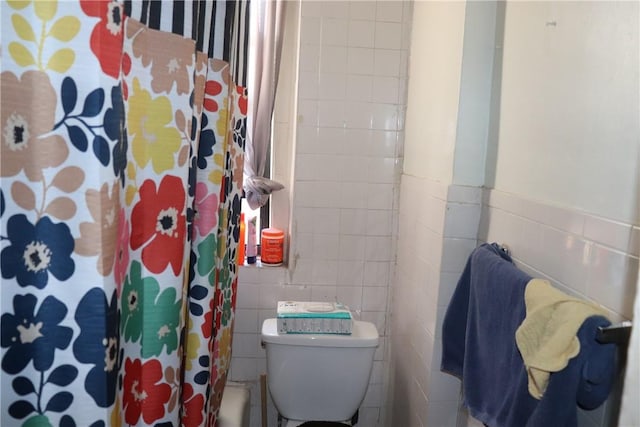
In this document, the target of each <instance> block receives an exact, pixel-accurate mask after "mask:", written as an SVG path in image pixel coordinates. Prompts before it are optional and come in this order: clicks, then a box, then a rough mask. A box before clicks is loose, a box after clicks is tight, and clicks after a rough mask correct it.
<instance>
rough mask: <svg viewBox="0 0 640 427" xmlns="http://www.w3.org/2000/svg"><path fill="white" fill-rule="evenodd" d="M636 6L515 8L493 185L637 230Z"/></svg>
mask: <svg viewBox="0 0 640 427" xmlns="http://www.w3.org/2000/svg"><path fill="white" fill-rule="evenodd" d="M639 23H640V12H639V3H638V2H635V1H634V2H608V1H606V2H605V1H602V2H563V1H556V2H518V1H514V2H508V3H507V7H506V20H505V34H504V56H503V64H504V65H503V69H502V87H501V91H502V97H501V106H500V121H499V141H498V157H497V162H496V168H495V171H496V178H495V186H494V187H495V188H496V189H497V190H501V191H504V192H508V193H514V194H517V195H520V196H523V197H525V198H529V199H533V200H539V201H547V202H550V203H554V204H558V205H561V206H564V207H569V208H575V209H578V210H583V211H586V212H588V213H593V214H597V215H602V216H604V217H607V218H611V219H614V220H619V221H623V222H635V223H638V220H639V218H638V209H637V207H638V204H637V201H638V154H639V147H640V145H639V144H640V142H639V140H638V135H639V134H640V110H639V108H640V75H639V72H638V63H639V58H638V55H639V49H638V46H639V44H638V28H639V26H640V25H639Z"/></svg>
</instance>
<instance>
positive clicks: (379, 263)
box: [231, 0, 410, 427]
mask: <svg viewBox="0 0 640 427" xmlns="http://www.w3.org/2000/svg"><path fill="white" fill-rule="evenodd" d="M405 3H406V2H376V1H353V2H346V1H330V2H326V1H325V2H315V1H307V0H305V1H303V2H302V3H301V26H300V61H299V68H298V72H299V83H298V88H297V93H298V99H297V114H298V118H297V120H292V121H291V122H292V123H296V129H295V132H291V134H296V135H297V137H296V144H295V146H296V149H295V155H294V157H295V173H294V188H293V192H292V193H293V198H292V200H291V203H290V205H291V206H292V219H291V224H292V226H291V230H290V232H291V239H292V242H291V246H290V247H291V249H292V251H291V254H290V261H289V265H288V268H285V267H271V268H267V267H264V268H255V267H252V268H248V267H243V268H241V271H240V276H239V280H238V309H237V311H236V329H235V334H234V344H233V345H234V353H233V359H232V371H231V379H232V380H238V381H245V382H248V383H250V384H251V386H252V395H253V397H252V408H251V410H252V420H251V426H252V427H257V426H259V425H260V420H259V413H260V407H259V398H258V397H256V395H257V394H258V392H259V386H258V376H259V375H260V373H262V372H264V369H265V366H266V365H265V360H264V351H263V350H262V349H261V348H260V345H259V343H260V335H259V332H260V326H261V324H262V321H263V320H264V319H266V318H268V317H271V316H273V315H275V307H276V302H277V301H278V300H282V299H298V300H327V301H334V300H339V301H342V302H345V303H347V304H349V305H350V306H351V308H352V310H353V311H354V312H356V315H358V316H360V318H361V319H362V320H366V321H370V322H373V323H374V324H375V325H376V327H377V328H378V331H379V332H380V334H381V344H380V347H379V348H378V350H377V351H376V355H375V365H374V370H373V373H372V375H371V379H370V386H369V389H368V392H367V395H366V397H365V401H364V403H363V406H362V408H361V410H360V422H359V425H362V426H366V427H376V426H384V425H386V424H385V423H384V419H385V417H386V408H385V405H384V402H385V401H386V390H387V388H388V387H387V380H388V375H387V374H386V372H387V367H388V360H389V357H388V354H389V350H388V348H389V347H388V346H387V341H388V339H387V336H388V331H387V320H388V311H389V310H390V306H389V301H390V296H389V295H390V285H391V280H392V278H393V276H392V275H393V271H394V270H393V265H394V262H395V258H396V250H395V241H396V237H397V232H396V230H397V224H398V220H397V212H398V193H399V165H400V164H401V162H399V161H398V155H399V154H400V153H402V149H401V148H400V147H399V145H401V143H402V141H403V129H402V125H403V122H404V121H403V118H402V112H403V111H404V107H403V106H402V105H401V102H403V101H402V100H403V98H402V97H403V92H404V91H405V89H404V85H406V78H405V77H404V76H406V61H407V54H406V53H407V48H408V40H405V39H403V30H404V28H405V27H406V26H407V24H408V23H409V12H410V8H409V7H408V6H407V5H406V4H405ZM280 84H282V82H281V83H280ZM276 108H278V107H277V106H276ZM276 149H277V146H276ZM269 405H270V406H269V425H270V426H275V425H276V424H275V418H274V417H275V415H274V414H275V408H274V407H273V405H272V404H271V402H270V401H269Z"/></svg>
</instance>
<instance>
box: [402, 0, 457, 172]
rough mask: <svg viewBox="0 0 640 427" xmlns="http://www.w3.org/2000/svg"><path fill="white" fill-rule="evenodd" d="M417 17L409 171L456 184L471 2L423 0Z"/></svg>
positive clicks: (407, 150)
mask: <svg viewBox="0 0 640 427" xmlns="http://www.w3.org/2000/svg"><path fill="white" fill-rule="evenodd" d="M413 16H414V20H413V22H414V25H413V27H412V35H411V40H412V42H411V50H410V54H409V57H410V61H409V64H410V65H409V78H410V81H411V86H410V88H409V91H408V97H407V113H406V123H407V126H406V140H407V141H411V143H410V144H406V145H405V148H404V173H405V174H409V175H414V176H419V177H428V178H431V179H433V180H435V181H438V182H443V183H450V182H451V180H452V177H453V154H454V148H455V140H456V126H457V116H458V98H459V95H460V75H461V64H462V40H463V35H464V31H463V30H464V16H465V3H464V2H430V1H429V2H424V1H417V2H415V3H414V11H413Z"/></svg>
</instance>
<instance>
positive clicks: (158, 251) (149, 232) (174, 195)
mask: <svg viewBox="0 0 640 427" xmlns="http://www.w3.org/2000/svg"><path fill="white" fill-rule="evenodd" d="M184 212H185V186H184V184H183V182H182V180H181V179H180V178H178V177H175V176H170V175H167V176H165V177H164V178H162V181H160V186H159V187H158V189H157V191H156V183H155V182H153V181H152V180H146V181H145V182H144V183H143V184H142V186H141V187H140V201H139V202H138V203H137V204H136V205H135V206H134V207H133V211H132V212H131V230H133V232H132V233H131V248H132V249H134V250H136V249H138V248H140V247H141V246H142V245H144V244H146V246H145V247H144V248H143V249H142V262H143V263H144V265H145V267H146V268H148V269H149V271H151V272H152V273H156V274H158V273H162V272H163V271H164V270H165V269H166V268H167V265H168V264H171V267H172V269H173V273H174V274H175V275H176V276H178V275H179V274H180V273H181V271H182V263H183V261H184V243H185V233H186V226H185V214H184Z"/></svg>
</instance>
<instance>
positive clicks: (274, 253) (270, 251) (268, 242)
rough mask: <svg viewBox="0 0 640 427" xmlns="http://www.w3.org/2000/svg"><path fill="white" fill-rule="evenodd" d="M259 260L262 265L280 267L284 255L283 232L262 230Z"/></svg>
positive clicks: (276, 229) (275, 229) (274, 229)
mask: <svg viewBox="0 0 640 427" xmlns="http://www.w3.org/2000/svg"><path fill="white" fill-rule="evenodd" d="M261 236H262V239H261V241H260V260H261V261H262V264H263V265H282V258H283V255H284V231H282V230H280V229H278V228H265V229H264V230H262V234H261Z"/></svg>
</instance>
